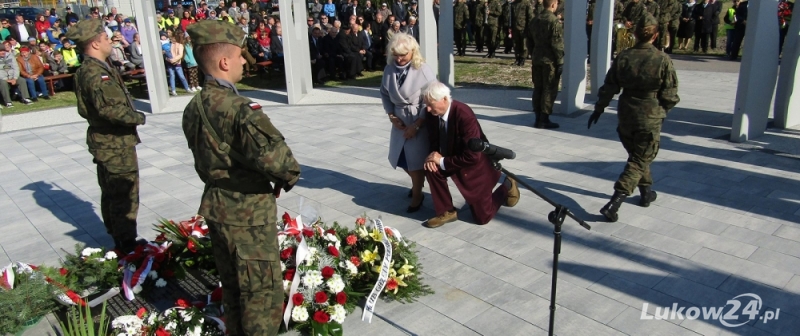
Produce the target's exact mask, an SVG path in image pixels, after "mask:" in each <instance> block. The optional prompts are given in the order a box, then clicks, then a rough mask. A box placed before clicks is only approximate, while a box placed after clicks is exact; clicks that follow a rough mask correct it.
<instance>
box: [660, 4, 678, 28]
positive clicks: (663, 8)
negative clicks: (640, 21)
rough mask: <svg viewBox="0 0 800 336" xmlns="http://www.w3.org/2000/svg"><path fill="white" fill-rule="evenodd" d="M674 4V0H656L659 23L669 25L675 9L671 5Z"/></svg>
mask: <svg viewBox="0 0 800 336" xmlns="http://www.w3.org/2000/svg"><path fill="white" fill-rule="evenodd" d="M675 4H676V2H675V1H674V0H658V9H659V12H660V15H659V17H657V18H656V19H658V24H659V25H669V23H670V22H672V19H673V17H672V16H673V15H675V9H674V8H673V6H674V5H675Z"/></svg>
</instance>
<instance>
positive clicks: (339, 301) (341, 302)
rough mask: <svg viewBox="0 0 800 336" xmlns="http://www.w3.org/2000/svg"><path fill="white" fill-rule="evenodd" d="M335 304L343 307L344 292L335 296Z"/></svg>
mask: <svg viewBox="0 0 800 336" xmlns="http://www.w3.org/2000/svg"><path fill="white" fill-rule="evenodd" d="M336 303H338V304H340V305H344V304H345V303H347V294H345V293H344V292H339V293H337V294H336Z"/></svg>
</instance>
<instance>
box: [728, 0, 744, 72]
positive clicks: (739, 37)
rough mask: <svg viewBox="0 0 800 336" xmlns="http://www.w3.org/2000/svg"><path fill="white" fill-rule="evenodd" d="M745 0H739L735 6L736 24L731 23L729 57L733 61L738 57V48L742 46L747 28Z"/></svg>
mask: <svg viewBox="0 0 800 336" xmlns="http://www.w3.org/2000/svg"><path fill="white" fill-rule="evenodd" d="M747 9H748V8H747V0H744V1H741V2H739V5H738V6H736V24H734V25H733V30H734V31H733V36H734V39H733V49H731V55H730V59H731V60H732V61H735V60H737V59H739V49H741V48H742V41H744V33H745V31H746V28H747Z"/></svg>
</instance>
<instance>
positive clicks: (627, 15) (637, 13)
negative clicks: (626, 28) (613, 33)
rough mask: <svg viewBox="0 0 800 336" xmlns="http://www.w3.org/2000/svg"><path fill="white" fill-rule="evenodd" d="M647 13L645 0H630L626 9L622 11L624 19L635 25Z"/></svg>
mask: <svg viewBox="0 0 800 336" xmlns="http://www.w3.org/2000/svg"><path fill="white" fill-rule="evenodd" d="M645 13H647V7H645V5H644V0H639V1H637V2H634V1H633V0H630V1H628V4H627V5H626V6H625V11H623V12H622V20H623V22H625V21H627V22H631V23H632V24H634V25H635V24H636V23H637V22H639V19H640V18H641V17H642V15H644V14H645Z"/></svg>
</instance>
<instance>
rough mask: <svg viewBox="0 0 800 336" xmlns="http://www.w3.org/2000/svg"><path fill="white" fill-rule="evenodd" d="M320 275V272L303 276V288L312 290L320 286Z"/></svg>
mask: <svg viewBox="0 0 800 336" xmlns="http://www.w3.org/2000/svg"><path fill="white" fill-rule="evenodd" d="M322 281H323V279H322V273H320V271H308V272H306V274H304V275H303V286H306V288H314V287H317V286H319V285H321V284H322Z"/></svg>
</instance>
